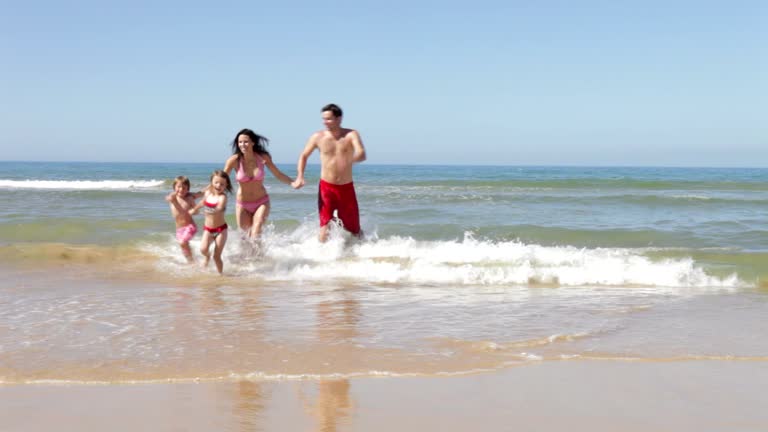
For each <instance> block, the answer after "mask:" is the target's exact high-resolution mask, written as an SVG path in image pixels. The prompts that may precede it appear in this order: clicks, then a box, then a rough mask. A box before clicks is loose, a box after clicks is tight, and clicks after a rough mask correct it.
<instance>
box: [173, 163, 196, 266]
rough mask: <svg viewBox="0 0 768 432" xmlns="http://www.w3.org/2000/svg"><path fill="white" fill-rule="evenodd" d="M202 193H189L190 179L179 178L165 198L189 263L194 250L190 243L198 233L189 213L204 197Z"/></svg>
mask: <svg viewBox="0 0 768 432" xmlns="http://www.w3.org/2000/svg"><path fill="white" fill-rule="evenodd" d="M202 195H203V194H202V192H195V193H189V179H188V178H187V177H185V176H178V177H176V178H175V179H174V180H173V192H171V193H169V194H168V196H166V197H165V200H166V201H168V204H170V207H171V214H172V215H173V219H174V220H175V221H176V240H177V241H178V242H179V246H180V247H181V253H183V254H184V258H186V259H187V262H190V263H191V262H193V261H194V259H193V258H192V249H190V247H189V241H190V240H192V237H194V236H195V233H196V232H197V225H195V221H194V220H193V219H192V215H191V214H190V213H189V212H190V211H191V210H192V209H193V208H194V207H195V200H196V199H197V198H200V197H201V196H202Z"/></svg>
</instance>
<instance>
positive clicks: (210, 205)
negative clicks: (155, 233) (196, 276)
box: [190, 170, 232, 274]
mask: <svg viewBox="0 0 768 432" xmlns="http://www.w3.org/2000/svg"><path fill="white" fill-rule="evenodd" d="M227 192H230V193H231V192H232V184H231V183H230V181H229V175H228V174H227V173H225V172H224V171H221V170H216V171H214V172H213V174H211V184H209V185H208V187H206V188H205V192H204V195H203V199H202V201H200V202H199V203H198V204H197V205H196V206H195V208H193V209H192V211H190V213H191V214H196V213H197V212H198V210H200V209H201V208H203V213H205V225H204V226H203V229H204V231H203V239H202V240H201V241H200V253H202V254H203V256H204V257H205V261H203V268H205V267H207V266H208V261H209V260H210V258H211V255H210V252H209V251H208V249H209V248H210V246H211V242H214V243H216V247H215V248H214V249H213V262H215V263H216V270H218V271H219V274H221V273H222V271H223V270H224V263H223V261H222V260H221V253H222V252H223V251H224V245H225V244H226V243H227V221H226V219H224V213H225V212H226V211H227V195H226V194H227Z"/></svg>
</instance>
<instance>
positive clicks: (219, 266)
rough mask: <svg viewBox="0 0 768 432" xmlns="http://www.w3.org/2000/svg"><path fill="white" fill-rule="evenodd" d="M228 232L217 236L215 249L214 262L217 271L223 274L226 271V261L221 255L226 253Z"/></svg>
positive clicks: (225, 231)
mask: <svg viewBox="0 0 768 432" xmlns="http://www.w3.org/2000/svg"><path fill="white" fill-rule="evenodd" d="M227 231H228V230H224V231H222V232H221V233H219V235H218V236H216V247H215V248H214V249H213V262H214V263H216V270H218V271H219V274H221V273H222V272H223V271H224V261H222V259H221V254H222V252H224V245H225V244H226V243H227Z"/></svg>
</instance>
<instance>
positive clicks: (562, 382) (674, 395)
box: [0, 360, 768, 432]
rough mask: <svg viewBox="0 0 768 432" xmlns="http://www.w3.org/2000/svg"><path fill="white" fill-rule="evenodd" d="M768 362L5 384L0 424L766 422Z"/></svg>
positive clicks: (611, 426)
mask: <svg viewBox="0 0 768 432" xmlns="http://www.w3.org/2000/svg"><path fill="white" fill-rule="evenodd" d="M767 385H768V368H766V367H765V365H764V363H763V362H732V361H727V360H712V361H682V362H666V363H644V362H620V361H599V362H596V361H565V362H546V363H540V364H533V365H526V366H521V367H513V368H510V369H506V370H502V371H498V372H494V373H481V374H474V375H464V376H453V377H399V378H352V379H342V380H320V381H317V380H305V381H240V382H229V383H196V384H195V383H185V384H134V385H125V384H123V385H47V384H36V385H11V386H0V405H2V406H3V407H5V408H6V409H4V411H5V413H4V414H2V416H1V417H0V419H2V420H0V426H1V427H2V430H3V431H6V432H15V431H25V432H32V431H48V430H54V429H55V430H78V431H96V430H112V431H121V430H125V431H129V430H130V431H133V430H139V429H147V430H159V431H166V430H167V431H172V430H173V431H176V430H189V431H197V430H199V431H207V430H323V431H346V430H352V431H355V430H361V431H390V430H399V431H421V430H441V431H466V430H521V429H522V430H589V431H616V430H621V431H647V430H674V431H697V432H698V431H722V430H739V431H762V430H768V411H766V410H764V405H765V402H766V401H768V398H766V396H765V394H764V389H765V387H766V386H767Z"/></svg>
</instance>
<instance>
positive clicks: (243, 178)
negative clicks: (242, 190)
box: [235, 156, 264, 183]
mask: <svg viewBox="0 0 768 432" xmlns="http://www.w3.org/2000/svg"><path fill="white" fill-rule="evenodd" d="M256 166H257V167H258V169H259V173H258V174H256V176H254V177H251V176H248V175H247V174H245V170H244V169H243V158H240V164H239V165H238V167H237V174H236V175H235V178H236V179H237V181H238V182H240V183H249V182H252V181H262V180H264V159H262V158H261V157H259V156H257V157H256Z"/></svg>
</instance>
